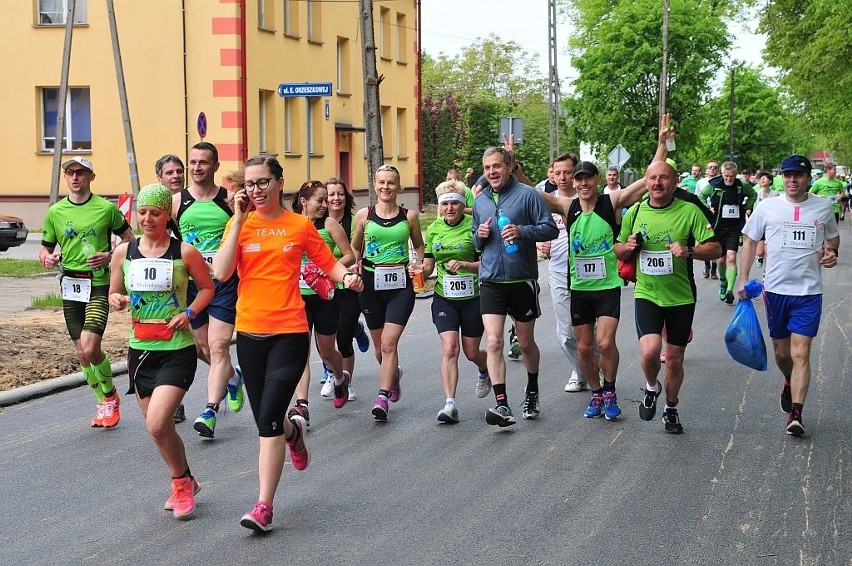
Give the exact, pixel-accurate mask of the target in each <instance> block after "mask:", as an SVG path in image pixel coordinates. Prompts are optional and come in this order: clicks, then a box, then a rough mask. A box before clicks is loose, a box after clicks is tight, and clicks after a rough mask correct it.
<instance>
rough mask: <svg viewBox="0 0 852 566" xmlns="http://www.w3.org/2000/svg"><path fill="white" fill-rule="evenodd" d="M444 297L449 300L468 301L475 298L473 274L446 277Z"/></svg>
mask: <svg viewBox="0 0 852 566" xmlns="http://www.w3.org/2000/svg"><path fill="white" fill-rule="evenodd" d="M444 296H445V297H447V298H448V299H466V298H468V297H472V296H473V274H471V273H468V274H466V275H451V274H449V273H447V274H446V275H444Z"/></svg>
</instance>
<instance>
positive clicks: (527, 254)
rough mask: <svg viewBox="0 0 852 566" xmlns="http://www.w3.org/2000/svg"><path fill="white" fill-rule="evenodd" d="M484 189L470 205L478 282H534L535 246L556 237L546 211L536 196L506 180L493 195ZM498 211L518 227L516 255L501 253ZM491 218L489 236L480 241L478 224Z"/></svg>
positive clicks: (532, 191)
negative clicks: (476, 253)
mask: <svg viewBox="0 0 852 566" xmlns="http://www.w3.org/2000/svg"><path fill="white" fill-rule="evenodd" d="M494 195H495V193H494V191H493V190H492V189H491V187H490V186H489V187H485V190H483V191H482V192H481V193H480V194H479V196H477V197H476V200H475V201H474V203H473V226H472V228H473V244H474V245H475V246H476V248H477V249H479V250H482V258H481V260H480V264H479V280H480V281H515V280H526V279H538V254H537V252H536V248H535V243H536V242H549V241H550V240H553V239H554V238H556V237H557V236H558V235H559V229H558V228H557V227H556V223H555V222H554V221H553V216H551V214H550V209H549V208H548V207H547V204H546V203H545V202H544V199H542V198H541V196H539V194H538V192H537V191H536V190H535V189H533V188H532V187H530V186H529V185H524V184H523V183H519V182H518V181H516V180H515V177H514V176H512V177H509V181H508V182H507V183H506V184H505V185H503V187H501V188H500V191H499V192H498V193H496V195H497V202H496V203H495V202H494ZM498 210H502V211H503V213H504V214H505V215H506V216H508V217H509V220H510V221H511V222H510V223H511V224H514V225H516V226H519V227H520V229H521V237H520V238H519V239H518V251H517V252H516V253H513V254H509V253H506V251H505V250H504V249H503V239H502V238H501V237H500V229H499V228H497V216H498V213H497V211H498ZM488 218H491V226H490V228H491V235H490V236H489V237H488V238H486V239H484V240H481V239H480V238H479V236H477V235H476V229H477V228H478V227H479V225H480V224H482V223H483V222H485V221H486V220H488Z"/></svg>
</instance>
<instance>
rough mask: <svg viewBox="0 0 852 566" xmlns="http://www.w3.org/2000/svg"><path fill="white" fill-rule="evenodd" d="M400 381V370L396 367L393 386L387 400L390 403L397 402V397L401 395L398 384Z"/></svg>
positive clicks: (400, 388)
mask: <svg viewBox="0 0 852 566" xmlns="http://www.w3.org/2000/svg"><path fill="white" fill-rule="evenodd" d="M401 379H402V368H401V367H399V366H397V367H396V376H395V377H394V378H393V385H392V386H391V390H390V395H389V396H388V399H390V402H391V403H396V402H397V401H399V397H400V396H401V395H402V387H400V385H399V382H400V380H401Z"/></svg>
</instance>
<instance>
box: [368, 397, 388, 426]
mask: <svg viewBox="0 0 852 566" xmlns="http://www.w3.org/2000/svg"><path fill="white" fill-rule="evenodd" d="M371 412H372V413H373V418H374V419H376V420H377V421H380V422H385V421H387V420H388V398H387V397H385V396H384V395H379V396H378V397H376V404H375V405H373V410H372V411H371Z"/></svg>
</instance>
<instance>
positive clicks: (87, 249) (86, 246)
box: [83, 237, 105, 277]
mask: <svg viewBox="0 0 852 566" xmlns="http://www.w3.org/2000/svg"><path fill="white" fill-rule="evenodd" d="M95 253H97V251H96V250H95V246H93V245H92V244H91V243H90V242H89V240H88V239H87V238H85V237H84V238H83V255H84V256H86V259H89V258H90V257H92V256H93V255H95ZM104 273H105V272H104V268H103V267H96V268H95V269H92V275H93V276H95V277H100V276H101V275H103V274H104Z"/></svg>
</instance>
